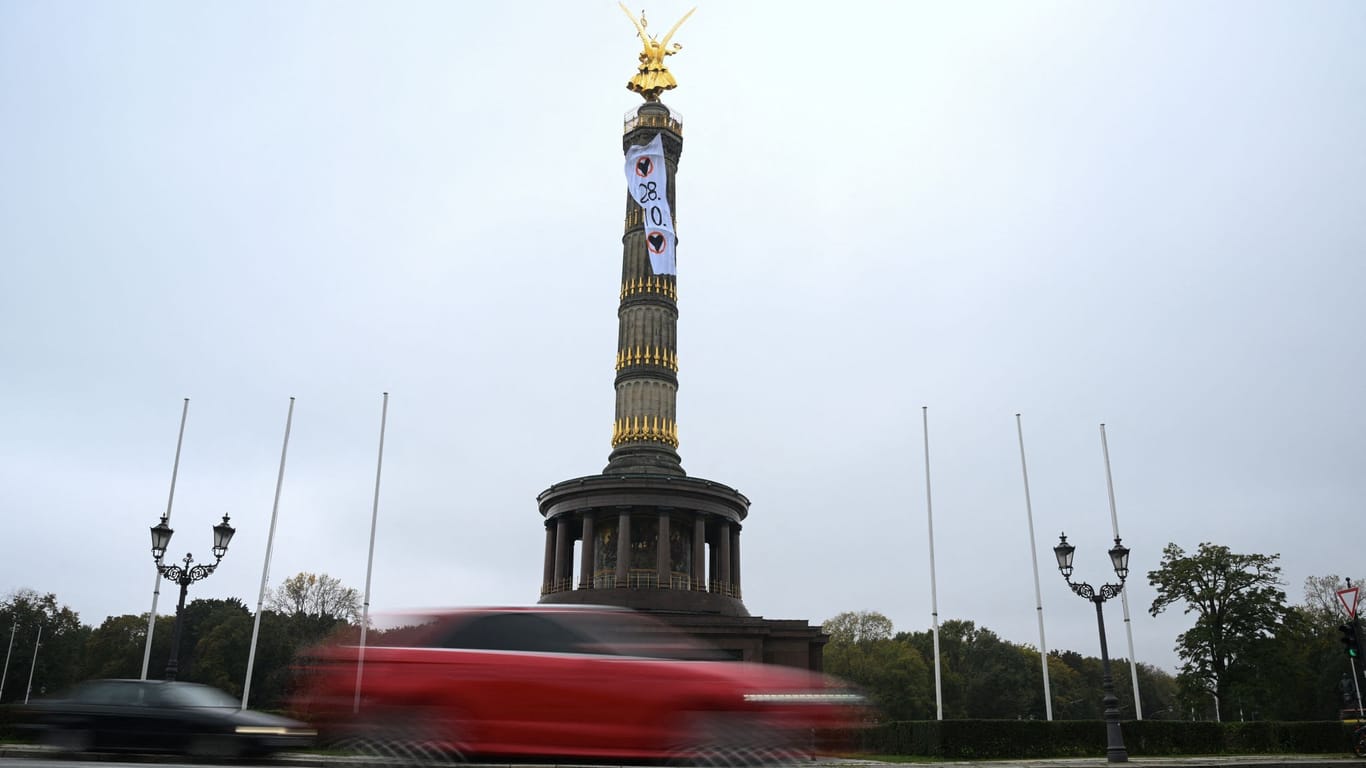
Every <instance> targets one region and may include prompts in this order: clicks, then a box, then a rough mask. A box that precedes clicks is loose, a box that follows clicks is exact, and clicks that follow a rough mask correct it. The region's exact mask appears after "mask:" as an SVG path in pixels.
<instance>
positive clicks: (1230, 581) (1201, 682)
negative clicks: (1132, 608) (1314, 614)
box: [1148, 543, 1286, 703]
mask: <svg viewBox="0 0 1366 768" xmlns="http://www.w3.org/2000/svg"><path fill="white" fill-rule="evenodd" d="M1279 559H1280V555H1255V554H1254V555H1241V554H1236V553H1234V552H1232V551H1230V550H1229V548H1228V547H1224V546H1219V545H1215V544H1210V543H1202V544H1201V545H1200V548H1199V549H1198V550H1197V551H1196V552H1195V553H1194V554H1191V555H1187V554H1186V552H1185V551H1184V550H1183V549H1181V547H1178V546H1177V545H1176V544H1168V545H1167V546H1166V547H1165V548H1163V550H1162V563H1161V565H1160V566H1159V567H1158V569H1157V570H1155V571H1149V572H1148V583H1149V584H1151V585H1152V586H1153V587H1154V588H1155V589H1156V590H1157V597H1156V598H1155V599H1154V600H1153V604H1152V606H1151V607H1150V608H1149V609H1148V612H1149V613H1150V614H1152V615H1153V616H1156V615H1157V614H1159V613H1162V612H1163V611H1165V610H1166V609H1167V608H1168V607H1170V606H1172V605H1176V604H1184V606H1185V613H1187V614H1190V613H1194V614H1196V618H1195V626H1193V627H1191V628H1190V629H1189V630H1187V631H1185V632H1183V633H1181V634H1180V635H1178V636H1177V638H1176V652H1177V655H1178V656H1179V657H1180V658H1181V661H1182V664H1181V677H1180V679H1181V680H1182V681H1184V682H1185V684H1186V685H1187V687H1203V688H1204V689H1205V690H1206V691H1208V692H1209V693H1211V694H1213V695H1214V696H1215V697H1216V699H1217V700H1218V701H1219V702H1221V703H1222V702H1224V701H1225V699H1226V697H1227V696H1228V694H1229V693H1230V692H1231V690H1232V689H1233V688H1234V687H1235V685H1236V684H1237V683H1238V682H1240V681H1246V680H1249V679H1254V678H1255V669H1253V668H1252V665H1251V663H1250V660H1249V655H1250V654H1251V653H1253V652H1254V649H1255V646H1257V645H1258V644H1259V643H1260V642H1262V641H1264V640H1266V639H1267V638H1269V637H1271V636H1273V635H1274V634H1275V631H1276V628H1277V626H1278V625H1279V623H1280V622H1281V619H1282V617H1283V616H1284V615H1285V611H1286V606H1285V592H1283V591H1281V589H1280V586H1281V577H1280V574H1281V569H1280V566H1279V565H1277V564H1276V562H1277V560H1279Z"/></svg>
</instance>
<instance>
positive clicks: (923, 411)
mask: <svg viewBox="0 0 1366 768" xmlns="http://www.w3.org/2000/svg"><path fill="white" fill-rule="evenodd" d="M920 420H921V425H922V427H923V430H924V433H925V519H926V520H928V521H929V527H930V620H931V622H932V626H933V627H934V709H935V717H936V719H939V720H943V719H944V686H943V682H942V680H941V678H940V674H939V588H938V586H937V585H936V584H935V580H934V503H933V502H932V501H931V498H930V408H929V406H925V405H922V406H920Z"/></svg>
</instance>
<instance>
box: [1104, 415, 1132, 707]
mask: <svg viewBox="0 0 1366 768" xmlns="http://www.w3.org/2000/svg"><path fill="white" fill-rule="evenodd" d="M1100 449H1101V451H1102V452H1103V453H1104V454H1105V490H1106V491H1107V492H1109V494H1110V529H1111V530H1112V531H1114V534H1115V541H1119V514H1118V513H1117V512H1116V511H1115V481H1114V479H1113V478H1111V476H1110V445H1109V443H1107V442H1106V440H1105V425H1104V424H1101V425H1100ZM1119 597H1120V603H1121V604H1122V605H1123V606H1124V634H1125V635H1127V636H1128V639H1129V675H1130V679H1131V680H1132V681H1133V688H1134V718H1135V719H1136V720H1142V719H1143V701H1142V699H1141V698H1140V697H1139V695H1138V659H1137V658H1136V657H1135V656H1134V626H1133V623H1132V622H1131V621H1129V590H1127V589H1126V590H1123V591H1121V592H1120V593H1119Z"/></svg>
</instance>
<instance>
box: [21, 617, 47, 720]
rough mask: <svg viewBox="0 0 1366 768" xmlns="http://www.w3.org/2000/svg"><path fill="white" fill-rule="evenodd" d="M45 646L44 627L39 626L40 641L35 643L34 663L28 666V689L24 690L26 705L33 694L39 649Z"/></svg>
mask: <svg viewBox="0 0 1366 768" xmlns="http://www.w3.org/2000/svg"><path fill="white" fill-rule="evenodd" d="M42 644H43V625H42V624H39V625H38V639H37V640H34V641H33V663H31V664H29V666H28V688H26V689H24V703H25V704H28V696H29V694H31V693H33V670H35V669H37V668H38V648H39V647H41V646H42Z"/></svg>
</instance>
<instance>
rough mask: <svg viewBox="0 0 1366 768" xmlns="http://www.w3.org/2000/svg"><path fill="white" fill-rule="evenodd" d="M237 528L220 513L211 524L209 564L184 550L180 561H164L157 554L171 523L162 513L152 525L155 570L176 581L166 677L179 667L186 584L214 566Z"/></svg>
mask: <svg viewBox="0 0 1366 768" xmlns="http://www.w3.org/2000/svg"><path fill="white" fill-rule="evenodd" d="M236 532H237V530H236V529H235V528H233V527H232V526H231V525H228V516H227V515H223V522H221V523H219V524H218V525H215V526H214V527H213V557H214V560H213V564H212V565H191V563H193V562H194V555H191V554H186V555H185V560H184V561H183V562H184V565H183V566H180V565H165V564H164V563H162V562H161V558H162V557H164V556H165V555H166V547H167V545H169V544H170V543H171V534H173V533H175V531H174V530H172V529H171V526H169V525H167V524H166V517H165V516H164V515H163V516H162V518H161V522H159V523H157V524H156V525H154V526H152V559H153V560H155V561H156V564H157V572H159V573H160V574H161V575H162V576H163V577H164V578H165V579H166V580H167V581H172V582H175V583H176V584H179V585H180V602H178V603H176V607H175V630H174V631H172V632H171V659H170V661H168V662H166V679H167V680H174V679H175V676H176V672H177V671H178V670H179V662H178V658H179V655H180V622H181V614H182V613H183V612H184V611H185V593H186V591H188V590H189V588H190V585H191V584H193V583H195V582H196V581H199V580H200V579H204V578H208V576H209V574H211V573H213V572H214V569H215V568H217V567H218V563H219V561H221V560H222V559H223V555H226V554H227V553H228V542H230V541H232V535H233V534H234V533H236Z"/></svg>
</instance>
